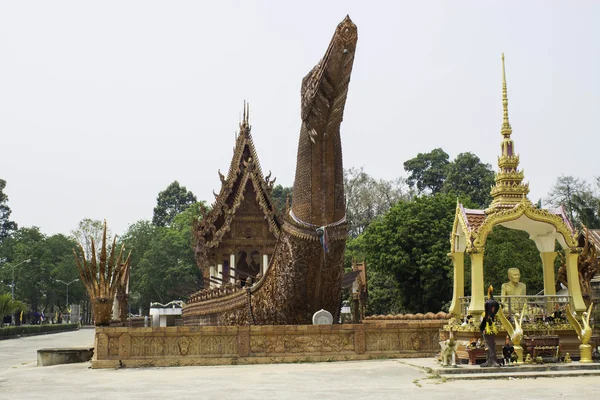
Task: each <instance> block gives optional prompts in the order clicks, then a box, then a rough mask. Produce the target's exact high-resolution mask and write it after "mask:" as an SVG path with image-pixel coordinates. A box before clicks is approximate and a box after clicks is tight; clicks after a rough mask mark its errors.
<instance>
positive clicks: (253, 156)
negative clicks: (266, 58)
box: [194, 103, 281, 249]
mask: <svg viewBox="0 0 600 400" xmlns="http://www.w3.org/2000/svg"><path fill="white" fill-rule="evenodd" d="M249 114H250V111H249V108H248V106H247V105H246V103H244V117H243V120H242V122H241V123H240V131H239V134H238V135H237V138H236V143H235V148H234V150H233V158H232V159H231V164H230V166H229V172H228V173H227V177H225V176H224V175H223V174H221V171H219V177H220V179H221V190H220V191H219V193H218V194H216V193H214V192H213V194H215V202H214V203H213V204H212V207H211V210H210V212H208V214H207V215H205V216H204V218H202V220H201V221H199V223H198V225H197V226H196V228H195V233H194V234H195V238H196V241H197V243H198V245H199V246H200V247H204V248H205V249H206V248H214V247H217V246H218V245H219V244H220V243H221V241H222V240H223V237H224V236H225V234H226V233H227V232H229V230H230V229H231V223H232V221H233V220H234V219H235V215H236V212H237V211H238V209H239V207H240V205H241V204H242V202H243V200H244V199H245V198H246V197H247V196H254V197H255V200H256V203H257V204H258V205H259V207H260V209H261V211H262V213H263V214H264V217H265V220H266V221H267V223H268V226H269V231H270V232H271V233H272V234H273V235H274V237H275V238H278V237H279V232H280V228H281V217H280V215H279V211H278V210H277V207H276V206H275V205H274V203H273V199H272V197H271V190H272V188H273V184H274V183H275V179H273V180H271V173H270V172H269V175H267V176H266V177H264V176H263V172H262V169H261V167H260V163H259V161H258V155H257V152H256V148H255V147H254V141H253V140H252V135H251V133H250V131H251V126H250V125H249V123H248V120H249ZM250 190H251V192H250V193H249V191H250Z"/></svg>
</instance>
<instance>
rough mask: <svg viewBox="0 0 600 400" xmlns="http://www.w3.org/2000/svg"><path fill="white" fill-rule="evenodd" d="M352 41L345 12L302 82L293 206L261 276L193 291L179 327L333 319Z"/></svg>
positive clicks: (342, 241)
mask: <svg viewBox="0 0 600 400" xmlns="http://www.w3.org/2000/svg"><path fill="white" fill-rule="evenodd" d="M357 39H358V35H357V29H356V25H354V23H353V22H352V21H351V20H350V18H349V17H346V18H345V19H344V21H342V22H341V23H340V24H339V25H338V27H337V29H336V31H335V33H334V35H333V38H332V39H331V43H330V44H329V48H328V49H327V52H326V53H325V56H324V57H323V59H322V60H321V61H320V62H319V63H318V64H317V65H316V66H315V67H314V68H313V69H312V70H311V71H310V72H309V73H308V75H307V76H306V77H305V78H304V79H303V81H302V90H301V99H302V100H301V101H302V108H301V118H302V126H301V129H300V140H299V143H298V157H297V164H296V178H295V181H294V188H293V204H292V206H291V209H288V210H286V215H285V216H284V221H283V224H282V226H281V233H280V235H279V238H278V241H277V244H276V245H275V249H274V253H273V257H272V258H271V260H270V263H269V267H268V269H267V271H266V273H265V275H264V276H262V277H261V278H260V279H259V280H258V282H256V284H254V285H253V286H249V285H248V286H246V287H244V288H238V287H231V286H230V285H227V286H225V287H222V288H216V289H212V290H210V291H209V292H210V293H209V294H206V293H203V292H199V293H197V294H195V295H193V296H192V298H191V300H190V302H189V303H188V304H187V305H186V307H184V309H183V318H184V322H185V324H186V325H196V324H200V325H244V324H259V325H263V324H307V323H310V321H311V317H312V315H313V314H314V313H315V312H316V311H319V310H321V309H325V310H327V311H329V312H331V313H332V314H333V315H334V317H335V318H337V316H338V314H339V308H340V300H341V281H342V274H343V258H344V250H345V247H346V235H347V225H346V204H345V203H346V202H345V195H344V176H343V166H342V144H341V139H340V125H341V122H342V118H343V114H344V107H345V104H346V97H347V93H348V85H349V83H350V74H351V72H352V65H353V62H354V52H355V49H356V42H357Z"/></svg>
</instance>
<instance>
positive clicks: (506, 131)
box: [500, 53, 512, 137]
mask: <svg viewBox="0 0 600 400" xmlns="http://www.w3.org/2000/svg"><path fill="white" fill-rule="evenodd" d="M502 108H503V110H504V116H503V118H502V130H501V131H500V133H502V135H503V136H504V137H509V136H510V135H511V133H512V128H511V126H510V122H509V121H508V90H507V89H506V72H505V70H504V53H502Z"/></svg>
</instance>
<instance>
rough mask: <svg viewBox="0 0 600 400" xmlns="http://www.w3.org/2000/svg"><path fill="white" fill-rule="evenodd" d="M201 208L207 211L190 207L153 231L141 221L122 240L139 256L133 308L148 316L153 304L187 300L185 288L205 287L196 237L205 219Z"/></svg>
mask: <svg viewBox="0 0 600 400" xmlns="http://www.w3.org/2000/svg"><path fill="white" fill-rule="evenodd" d="M201 208H204V209H205V210H206V206H205V205H204V203H194V204H192V205H190V206H189V207H188V208H187V209H185V210H184V211H183V212H181V213H179V214H178V215H176V216H175V217H174V218H173V221H172V223H171V226H169V227H159V226H154V227H152V226H150V225H149V224H148V223H147V222H146V221H140V222H138V223H136V224H134V225H132V226H131V227H130V228H129V229H128V231H127V233H126V234H125V235H124V237H123V239H122V240H123V242H124V243H125V244H126V246H127V245H131V246H132V251H133V253H135V252H136V251H137V252H138V254H136V255H135V257H134V258H132V269H131V278H130V279H131V296H132V298H133V299H134V300H135V303H134V304H132V305H134V306H137V307H142V309H143V310H145V312H147V311H148V308H149V306H150V302H160V303H167V302H169V301H171V300H179V299H182V297H183V299H185V293H183V292H185V291H183V292H182V290H181V288H182V287H186V288H195V290H199V289H200V288H201V287H202V284H203V282H202V274H201V272H200V269H199V268H198V267H197V265H196V261H195V257H194V251H193V237H192V236H193V235H192V223H193V221H194V220H196V219H198V218H200V217H201V215H202V212H201V211H200V210H201ZM133 253H132V254H133ZM134 262H135V263H134Z"/></svg>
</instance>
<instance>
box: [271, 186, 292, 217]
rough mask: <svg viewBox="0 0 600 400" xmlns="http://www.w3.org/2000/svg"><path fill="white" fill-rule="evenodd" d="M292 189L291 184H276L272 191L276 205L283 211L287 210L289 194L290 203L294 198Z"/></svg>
mask: <svg viewBox="0 0 600 400" xmlns="http://www.w3.org/2000/svg"><path fill="white" fill-rule="evenodd" d="M292 191H293V188H292V187H291V186H281V185H275V186H274V187H273V190H272V191H271V196H272V197H273V202H274V203H275V207H276V208H277V209H278V210H279V211H281V212H283V211H285V202H286V201H287V198H288V196H289V197H290V205H291V200H292Z"/></svg>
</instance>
